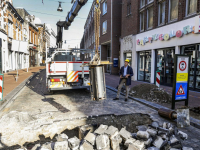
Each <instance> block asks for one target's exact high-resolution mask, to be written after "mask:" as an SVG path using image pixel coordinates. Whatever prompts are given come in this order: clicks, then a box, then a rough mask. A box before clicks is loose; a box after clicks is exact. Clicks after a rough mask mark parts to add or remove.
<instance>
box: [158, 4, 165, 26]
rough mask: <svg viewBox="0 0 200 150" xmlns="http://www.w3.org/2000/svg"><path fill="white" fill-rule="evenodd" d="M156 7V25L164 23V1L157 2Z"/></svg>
mask: <svg viewBox="0 0 200 150" xmlns="http://www.w3.org/2000/svg"><path fill="white" fill-rule="evenodd" d="M158 9H159V10H158V25H161V24H164V23H165V1H163V2H161V3H159V8H158Z"/></svg>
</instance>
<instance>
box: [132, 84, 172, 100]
mask: <svg viewBox="0 0 200 150" xmlns="http://www.w3.org/2000/svg"><path fill="white" fill-rule="evenodd" d="M129 94H130V96H134V97H137V98H141V99H145V100H148V101H152V102H159V103H171V99H172V97H171V95H170V94H169V93H167V92H166V91H165V90H164V89H162V88H158V87H157V86H156V85H154V84H140V85H136V86H134V87H132V88H131V89H130V91H129Z"/></svg>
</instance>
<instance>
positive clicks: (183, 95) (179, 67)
mask: <svg viewBox="0 0 200 150" xmlns="http://www.w3.org/2000/svg"><path fill="white" fill-rule="evenodd" d="M189 62H190V56H186V55H177V54H176V55H175V68H174V72H175V81H173V94H172V109H174V108H175V102H177V101H185V105H186V106H187V105H188V94H189V86H188V81H189V80H188V79H189V70H190V68H189V67H190V65H189Z"/></svg>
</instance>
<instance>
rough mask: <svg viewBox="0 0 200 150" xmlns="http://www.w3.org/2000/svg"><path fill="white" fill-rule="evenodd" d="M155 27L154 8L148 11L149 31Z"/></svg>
mask: <svg viewBox="0 0 200 150" xmlns="http://www.w3.org/2000/svg"><path fill="white" fill-rule="evenodd" d="M152 27H153V7H150V8H148V9H147V29H149V28H152Z"/></svg>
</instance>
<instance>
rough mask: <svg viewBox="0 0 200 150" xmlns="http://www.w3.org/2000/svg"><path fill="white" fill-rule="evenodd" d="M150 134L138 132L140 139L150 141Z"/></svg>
mask: <svg viewBox="0 0 200 150" xmlns="http://www.w3.org/2000/svg"><path fill="white" fill-rule="evenodd" d="M149 136H150V135H149V133H148V132H147V131H138V132H137V138H140V139H148V138H149Z"/></svg>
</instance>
